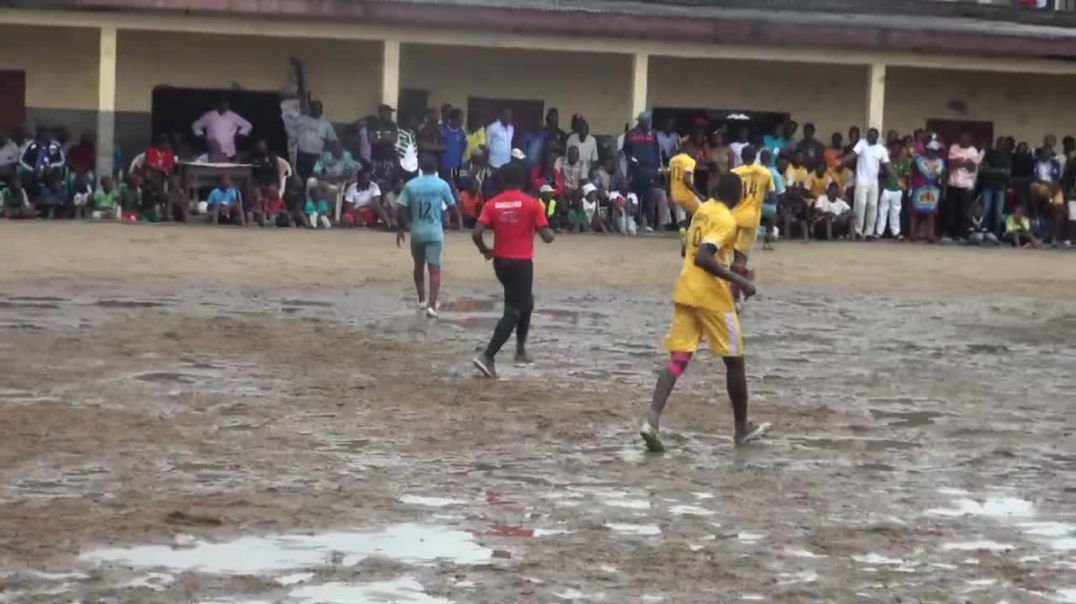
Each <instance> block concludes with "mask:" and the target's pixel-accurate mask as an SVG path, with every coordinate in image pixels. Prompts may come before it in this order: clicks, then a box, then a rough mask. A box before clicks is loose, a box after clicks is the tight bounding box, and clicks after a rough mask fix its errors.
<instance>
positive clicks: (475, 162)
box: [460, 131, 493, 197]
mask: <svg viewBox="0 0 1076 604" xmlns="http://www.w3.org/2000/svg"><path fill="white" fill-rule="evenodd" d="M483 132H484V131H483ZM492 175H493V168H490V167H489V159H488V158H487V157H486V151H485V149H482V148H477V149H475V150H473V151H471V154H470V156H469V157H468V158H467V161H466V162H465V163H464V164H463V169H461V170H460V180H461V181H462V180H464V179H468V180H473V181H475V183H476V184H477V185H478V190H479V191H480V192H481V193H482V196H483V197H488V194H489V188H490V186H491V185H493V182H492V181H491V179H490V177H491V176H492Z"/></svg>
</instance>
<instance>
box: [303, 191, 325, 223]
mask: <svg viewBox="0 0 1076 604" xmlns="http://www.w3.org/2000/svg"><path fill="white" fill-rule="evenodd" d="M307 195H308V197H307V199H306V205H305V206H304V208H303V213H304V214H306V219H307V221H308V222H309V223H310V228H312V229H318V228H320V229H330V228H332V222H331V221H330V220H329V191H328V187H325V186H314V187H310V188H309V189H308V190H307Z"/></svg>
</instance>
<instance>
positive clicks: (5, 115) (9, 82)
mask: <svg viewBox="0 0 1076 604" xmlns="http://www.w3.org/2000/svg"><path fill="white" fill-rule="evenodd" d="M25 123H26V72H25V71H15V70H0V130H5V131H7V132H11V130H12V128H15V127H17V126H22V125H23V124H25Z"/></svg>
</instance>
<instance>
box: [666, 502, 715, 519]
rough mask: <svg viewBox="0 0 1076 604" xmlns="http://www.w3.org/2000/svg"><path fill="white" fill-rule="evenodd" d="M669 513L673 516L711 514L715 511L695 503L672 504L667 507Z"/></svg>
mask: <svg viewBox="0 0 1076 604" xmlns="http://www.w3.org/2000/svg"><path fill="white" fill-rule="evenodd" d="M669 513H670V514H672V515H674V516H713V515H714V514H716V513H717V512H715V511H713V510H708V509H706V508H701V507H699V506H697V505H674V506H672V507H671V508H669Z"/></svg>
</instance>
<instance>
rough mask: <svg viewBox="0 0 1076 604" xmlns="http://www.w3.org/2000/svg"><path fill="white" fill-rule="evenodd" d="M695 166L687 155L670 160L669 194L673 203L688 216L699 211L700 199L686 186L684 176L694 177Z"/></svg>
mask: <svg viewBox="0 0 1076 604" xmlns="http://www.w3.org/2000/svg"><path fill="white" fill-rule="evenodd" d="M695 164H696V162H695V160H694V159H692V157H691V156H690V155H688V154H687V153H679V154H677V155H675V156H673V158H672V159H670V160H669V193H670V195H671V196H672V200H673V202H674V203H676V205H678V206H680V207H681V208H683V209H684V211H685V212H687V213H688V214H694V213H695V212H696V211H697V210H698V209H699V201H700V200H699V198H697V197H695V194H694V193H692V192H691V190H690V189H688V188H687V185H685V184H684V175H686V174H692V175H694V173H695Z"/></svg>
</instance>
